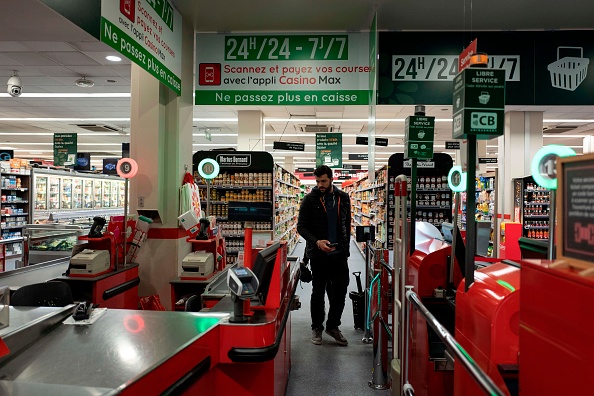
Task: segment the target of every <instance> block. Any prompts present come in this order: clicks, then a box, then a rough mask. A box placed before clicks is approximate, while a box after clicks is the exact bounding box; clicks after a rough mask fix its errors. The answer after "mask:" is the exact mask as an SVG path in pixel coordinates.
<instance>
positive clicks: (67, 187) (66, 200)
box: [60, 177, 72, 209]
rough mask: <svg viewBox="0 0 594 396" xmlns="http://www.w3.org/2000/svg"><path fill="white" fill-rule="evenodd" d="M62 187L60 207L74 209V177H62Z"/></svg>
mask: <svg viewBox="0 0 594 396" xmlns="http://www.w3.org/2000/svg"><path fill="white" fill-rule="evenodd" d="M61 187H62V189H61V190H60V191H61V194H60V207H61V208H62V209H72V178H70V177H63V178H61Z"/></svg>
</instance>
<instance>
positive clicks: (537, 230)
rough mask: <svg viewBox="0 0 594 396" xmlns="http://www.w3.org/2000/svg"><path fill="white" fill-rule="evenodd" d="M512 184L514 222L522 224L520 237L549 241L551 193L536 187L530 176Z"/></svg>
mask: <svg viewBox="0 0 594 396" xmlns="http://www.w3.org/2000/svg"><path fill="white" fill-rule="evenodd" d="M513 183H514V192H515V197H514V213H516V214H517V215H518V218H516V219H515V221H519V222H521V223H522V236H523V237H525V238H532V239H544V240H547V239H549V236H550V235H549V216H550V199H551V192H550V191H549V190H546V189H544V188H542V187H540V186H538V184H536V183H535V182H534V179H533V178H532V176H527V177H523V178H517V179H514V180H513Z"/></svg>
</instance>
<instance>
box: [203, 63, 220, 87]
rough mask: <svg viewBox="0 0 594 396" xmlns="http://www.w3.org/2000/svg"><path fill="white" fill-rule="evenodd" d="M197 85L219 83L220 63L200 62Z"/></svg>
mask: <svg viewBox="0 0 594 396" xmlns="http://www.w3.org/2000/svg"><path fill="white" fill-rule="evenodd" d="M198 84H199V85H221V64H220V63H201V64H200V66H199V67H198Z"/></svg>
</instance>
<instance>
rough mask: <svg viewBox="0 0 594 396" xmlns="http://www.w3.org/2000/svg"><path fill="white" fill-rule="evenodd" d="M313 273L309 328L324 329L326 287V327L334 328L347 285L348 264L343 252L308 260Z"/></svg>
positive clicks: (339, 315) (342, 306) (339, 314)
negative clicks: (327, 302) (327, 306)
mask: <svg viewBox="0 0 594 396" xmlns="http://www.w3.org/2000/svg"><path fill="white" fill-rule="evenodd" d="M309 263H310V265H311V272H312V275H313V280H312V291H311V303H310V311H311V328H312V329H320V330H323V329H324V318H325V314H326V311H325V304H324V302H325V296H324V294H325V293H326V289H328V300H329V301H330V309H329V310H328V320H327V321H326V328H327V329H336V328H338V326H340V318H341V317H342V311H344V303H345V299H346V294H347V287H348V286H349V266H348V261H347V258H346V257H345V256H344V255H343V254H336V255H330V256H325V257H314V258H312V259H311V260H310V261H309Z"/></svg>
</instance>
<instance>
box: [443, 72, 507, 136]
mask: <svg viewBox="0 0 594 396" xmlns="http://www.w3.org/2000/svg"><path fill="white" fill-rule="evenodd" d="M453 107H454V108H453V111H454V125H453V133H452V137H453V138H454V139H466V138H467V137H468V136H476V137H477V139H482V140H488V139H491V138H493V137H496V136H501V135H503V126H504V114H505V70H503V69H485V68H466V69H464V70H462V72H461V73H458V75H457V76H456V77H455V78H454V96H453Z"/></svg>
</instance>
